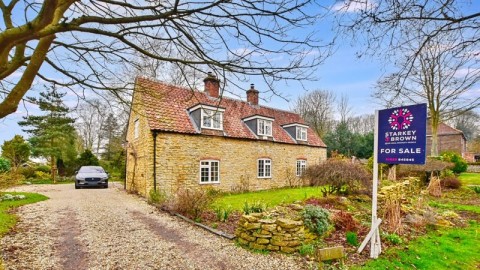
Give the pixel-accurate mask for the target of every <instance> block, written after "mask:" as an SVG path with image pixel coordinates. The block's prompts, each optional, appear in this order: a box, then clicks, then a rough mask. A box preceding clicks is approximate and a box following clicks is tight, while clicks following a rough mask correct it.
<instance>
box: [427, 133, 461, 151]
mask: <svg viewBox="0 0 480 270" xmlns="http://www.w3.org/2000/svg"><path fill="white" fill-rule="evenodd" d="M431 148H432V137H431V136H427V156H429V155H430V153H431ZM465 148H466V142H465V140H464V138H463V136H462V135H461V134H452V135H440V136H438V153H439V154H441V153H442V152H445V151H454V152H457V153H459V154H463V153H464V152H465V151H466V149H465Z"/></svg>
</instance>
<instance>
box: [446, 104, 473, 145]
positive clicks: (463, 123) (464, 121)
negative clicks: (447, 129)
mask: <svg viewBox="0 0 480 270" xmlns="http://www.w3.org/2000/svg"><path fill="white" fill-rule="evenodd" d="M449 124H450V125H452V126H453V127H455V128H456V129H459V130H461V131H462V132H463V134H464V135H465V138H467V141H471V140H473V139H475V137H477V136H478V135H479V134H480V115H479V114H478V113H477V112H475V111H468V112H466V113H463V114H461V115H459V116H457V117H455V118H453V119H451V121H449Z"/></svg>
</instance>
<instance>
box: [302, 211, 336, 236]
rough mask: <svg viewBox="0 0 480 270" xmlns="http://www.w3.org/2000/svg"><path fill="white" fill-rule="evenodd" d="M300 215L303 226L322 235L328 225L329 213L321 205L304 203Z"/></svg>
mask: <svg viewBox="0 0 480 270" xmlns="http://www.w3.org/2000/svg"><path fill="white" fill-rule="evenodd" d="M302 217H303V222H304V224H305V226H306V227H307V228H308V229H309V230H310V231H312V232H314V233H316V234H318V235H323V234H324V233H325V232H327V230H328V228H329V227H330V213H329V212H328V211H327V210H326V209H323V208H321V207H318V206H314V205H306V206H305V208H304V209H303V212H302Z"/></svg>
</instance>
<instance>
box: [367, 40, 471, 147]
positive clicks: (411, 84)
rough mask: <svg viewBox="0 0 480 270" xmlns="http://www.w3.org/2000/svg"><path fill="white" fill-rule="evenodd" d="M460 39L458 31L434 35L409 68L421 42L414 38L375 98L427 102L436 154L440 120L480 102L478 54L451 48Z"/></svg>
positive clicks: (381, 83) (386, 77) (467, 109)
mask: <svg viewBox="0 0 480 270" xmlns="http://www.w3.org/2000/svg"><path fill="white" fill-rule="evenodd" d="M457 39H458V34H455V33H453V32H452V33H447V34H445V35H437V36H435V37H434V39H431V40H430V42H429V43H428V44H425V45H424V49H423V50H422V51H421V52H420V53H419V54H418V55H417V56H416V58H415V60H414V61H413V65H411V66H410V68H408V69H406V68H405V67H406V66H408V65H409V64H408V63H410V61H411V59H410V58H409V55H411V53H410V52H412V51H414V50H415V49H416V48H418V43H419V42H420V43H421V42H422V41H418V40H416V39H414V37H412V39H410V41H409V42H406V43H404V45H403V47H402V48H401V50H402V51H404V52H405V55H406V57H405V58H403V59H400V60H399V61H398V62H397V65H398V67H399V71H398V72H396V73H393V74H390V75H388V76H385V77H384V78H382V79H381V80H379V82H378V84H377V91H376V93H375V97H376V98H378V99H380V100H383V101H384V102H386V103H387V104H388V105H393V104H397V105H399V104H402V103H417V102H425V103H427V105H428V113H429V117H430V124H431V126H432V152H431V155H433V156H437V155H438V150H437V143H438V137H437V129H438V125H439V123H440V122H441V121H446V120H448V119H450V118H453V117H455V116H457V115H460V114H462V113H465V112H467V111H470V110H473V109H475V108H477V107H478V106H479V105H480V96H479V95H475V94H474V92H473V89H472V88H473V87H474V86H475V85H476V84H477V82H478V81H479V79H480V69H478V68H476V66H477V59H476V58H477V57H476V55H475V54H473V53H471V52H464V51H456V50H452V48H453V47H455V44H456V42H457Z"/></svg>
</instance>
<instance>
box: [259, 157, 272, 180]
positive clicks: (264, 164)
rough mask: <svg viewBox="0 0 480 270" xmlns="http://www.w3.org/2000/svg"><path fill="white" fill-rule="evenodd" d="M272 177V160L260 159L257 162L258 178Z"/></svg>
mask: <svg viewBox="0 0 480 270" xmlns="http://www.w3.org/2000/svg"><path fill="white" fill-rule="evenodd" d="M271 177H272V160H271V159H268V158H262V159H259V160H258V178H271Z"/></svg>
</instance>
